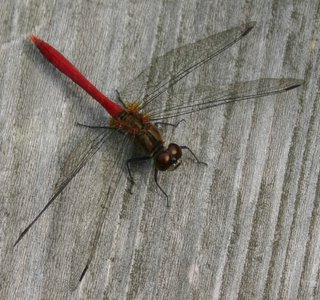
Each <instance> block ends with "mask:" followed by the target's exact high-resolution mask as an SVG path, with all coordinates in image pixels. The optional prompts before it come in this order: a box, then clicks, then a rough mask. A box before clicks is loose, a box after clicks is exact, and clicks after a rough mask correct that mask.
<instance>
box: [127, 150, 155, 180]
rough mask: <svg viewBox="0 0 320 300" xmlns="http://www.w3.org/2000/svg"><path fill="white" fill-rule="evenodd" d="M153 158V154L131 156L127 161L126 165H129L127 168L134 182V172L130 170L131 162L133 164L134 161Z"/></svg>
mask: <svg viewBox="0 0 320 300" xmlns="http://www.w3.org/2000/svg"><path fill="white" fill-rule="evenodd" d="M151 158H152V156H142V157H133V158H130V159H128V160H127V161H126V166H127V169H128V173H129V178H130V181H131V183H133V184H134V180H133V176H132V173H131V170H130V164H131V163H132V162H138V161H144V160H149V159H151Z"/></svg>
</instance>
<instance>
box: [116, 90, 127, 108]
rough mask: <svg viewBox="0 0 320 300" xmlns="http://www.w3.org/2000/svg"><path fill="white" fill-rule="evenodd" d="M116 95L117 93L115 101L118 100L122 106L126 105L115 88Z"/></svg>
mask: <svg viewBox="0 0 320 300" xmlns="http://www.w3.org/2000/svg"><path fill="white" fill-rule="evenodd" d="M116 95H117V97H116V101H118V102H120V103H121V105H122V106H123V107H126V105H125V103H124V102H123V100H122V99H121V96H120V93H119V91H118V90H117V89H116Z"/></svg>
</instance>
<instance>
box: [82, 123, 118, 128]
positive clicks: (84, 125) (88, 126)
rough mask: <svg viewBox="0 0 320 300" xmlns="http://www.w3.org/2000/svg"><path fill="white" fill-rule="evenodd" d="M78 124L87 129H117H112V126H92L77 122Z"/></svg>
mask: <svg viewBox="0 0 320 300" xmlns="http://www.w3.org/2000/svg"><path fill="white" fill-rule="evenodd" d="M76 124H77V125H78V126H83V127H87V128H105V129H116V128H113V127H110V126H92V125H87V124H82V123H79V122H76Z"/></svg>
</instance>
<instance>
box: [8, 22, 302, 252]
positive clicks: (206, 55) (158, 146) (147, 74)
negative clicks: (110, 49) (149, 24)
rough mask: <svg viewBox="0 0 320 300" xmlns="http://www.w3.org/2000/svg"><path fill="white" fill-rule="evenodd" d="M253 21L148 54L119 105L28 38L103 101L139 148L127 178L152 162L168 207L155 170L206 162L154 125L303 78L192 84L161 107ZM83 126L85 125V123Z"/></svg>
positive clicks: (97, 144)
mask: <svg viewBox="0 0 320 300" xmlns="http://www.w3.org/2000/svg"><path fill="white" fill-rule="evenodd" d="M254 26H255V22H249V23H245V24H242V25H240V26H238V27H234V28H231V29H228V30H226V31H223V32H220V33H217V34H214V35H211V36H208V37H206V38H204V39H201V40H199V41H197V42H194V43H190V44H186V45H184V46H182V47H179V48H176V49H173V50H171V51H169V52H167V53H166V54H164V55H163V56H159V57H157V58H155V59H153V61H152V63H151V64H150V66H149V67H147V68H146V69H145V70H143V71H142V72H141V73H140V74H139V75H138V76H137V77H136V78H135V79H133V80H132V81H130V82H129V83H128V85H127V86H126V88H124V89H123V90H122V91H121V92H120V93H118V97H117V98H118V102H119V104H118V103H116V102H114V101H112V100H111V99H109V98H108V97H107V96H105V95H104V94H103V93H102V92H101V91H99V90H98V89H97V88H96V87H95V86H94V85H93V84H92V83H91V82H90V81H89V80H88V79H87V78H86V77H85V76H84V75H83V74H82V73H80V71H79V70H78V69H77V68H76V67H75V66H74V65H72V64H71V62H70V61H69V60H68V59H67V58H66V57H64V56H63V55H62V54H61V53H60V52H59V51H58V50H56V49H55V48H54V47H52V46H51V45H50V44H48V43H47V42H45V41H43V40H41V39H40V38H38V37H37V36H34V35H33V36H32V37H31V40H32V42H33V43H34V44H35V46H36V47H37V48H38V49H39V50H40V52H41V53H42V54H43V55H44V57H45V58H46V59H47V60H48V61H49V62H50V63H51V64H52V65H53V66H54V67H56V68H57V69H59V70H60V71H61V72H62V73H63V74H65V75H66V76H67V77H69V78H70V79H71V80H72V81H74V82H75V83H76V84H77V85H79V86H80V87H81V88H82V89H84V90H85V91H86V92H87V93H88V94H89V95H91V96H92V97H93V99H95V100H96V101H97V102H98V103H100V104H101V105H102V107H103V108H104V109H105V110H106V111H107V113H108V114H109V116H110V117H111V120H110V123H109V126H106V127H105V128H106V129H112V130H115V131H118V132H120V133H122V134H124V135H126V136H127V137H128V138H129V140H130V141H132V143H133V144H134V145H135V146H136V147H137V148H138V149H139V150H140V151H141V153H143V154H142V155H141V156H139V157H133V158H130V159H128V160H127V161H126V167H127V171H128V174H129V179H130V180H131V182H133V183H134V180H133V176H132V172H131V165H132V163H135V162H139V161H140V162H141V161H145V160H153V161H154V170H155V173H154V180H155V183H156V185H157V187H158V188H159V189H160V191H161V192H162V194H163V195H164V196H165V197H166V199H167V206H170V203H169V197H168V195H167V193H166V192H165V190H164V189H163V188H162V186H161V185H160V184H159V182H158V173H159V171H172V170H175V169H176V168H177V167H178V166H179V165H180V164H181V161H182V153H183V151H187V152H189V153H190V154H191V155H192V156H193V157H194V159H195V161H196V162H197V163H199V164H205V163H204V162H202V161H200V160H199V159H198V157H197V156H196V155H195V153H194V152H193V151H192V150H191V149H190V148H189V147H188V146H181V145H178V144H176V143H169V144H167V143H166V142H165V139H164V138H163V136H162V133H161V132H160V130H159V125H169V126H177V125H178V124H179V122H178V123H176V124H173V123H169V122H167V121H168V120H169V121H170V119H173V118H177V117H180V116H186V115H190V114H192V113H196V112H199V111H202V110H206V109H210V108H214V107H217V106H221V105H225V104H229V103H233V102H238V101H243V100H248V99H258V98H262V97H265V96H269V95H275V94H278V93H282V92H287V91H289V90H292V89H294V88H297V87H299V86H300V85H301V84H303V80H300V79H295V78H263V79H258V80H252V81H244V82H236V83H234V84H231V85H226V86H223V87H213V86H207V87H195V88H193V89H191V92H186V93H182V94H178V95H173V97H172V98H171V99H173V100H174V101H172V103H171V102H169V103H166V105H165V107H161V105H160V104H161V103H160V100H159V99H162V98H163V97H160V96H163V95H166V94H167V93H168V91H169V90H171V89H172V88H173V87H174V86H175V85H176V84H177V83H178V82H179V81H180V80H182V79H183V78H185V77H186V76H187V75H189V74H190V73H191V72H193V71H195V70H196V69H199V68H200V67H202V66H203V65H205V64H207V63H208V62H209V61H211V60H213V59H216V58H217V57H218V56H219V55H220V54H221V53H223V52H224V51H225V50H227V49H228V48H230V47H231V46H232V45H234V44H235V43H237V42H239V41H240V40H241V39H242V38H243V37H245V36H246V35H247V34H248V33H249V32H250V31H251V30H252V29H253V27H254ZM177 101H178V102H179V103H177ZM152 105H154V107H152ZM82 125H83V124H82ZM84 126H87V127H90V126H88V125H84ZM91 127H94V126H91ZM106 132H107V130H105V131H104V132H103V133H102V134H99V135H98V137H97V138H96V139H94V140H93V142H92V145H90V146H89V147H88V149H87V150H86V152H85V153H84V155H83V156H82V159H81V160H80V161H79V162H78V163H77V164H76V165H75V166H73V169H72V171H71V172H70V175H69V176H68V177H67V178H65V179H64V181H63V182H62V183H61V184H60V186H59V187H58V189H57V190H56V191H55V193H54V194H53V195H52V196H51V198H50V199H49V201H48V202H47V204H46V205H45V206H44V208H43V209H42V210H41V211H40V212H39V213H38V215H37V216H36V217H35V218H34V219H33V220H32V221H31V222H30V224H29V225H28V226H27V227H26V228H25V229H24V230H23V231H22V232H21V233H20V235H19V237H18V239H17V241H16V242H15V244H14V246H16V245H17V244H18V243H19V242H20V240H21V239H22V238H23V237H24V236H25V235H26V234H27V232H28V231H29V230H30V228H31V227H32V226H33V225H34V224H35V223H36V221H37V220H38V219H39V218H40V217H41V215H42V214H43V213H44V212H45V211H46V210H47V209H48V207H49V206H50V205H52V203H53V202H54V200H55V199H56V198H57V197H58V196H59V195H60V194H61V192H62V191H63V190H64V189H65V188H66V186H67V185H68V184H69V183H70V181H71V180H72V179H73V178H74V177H75V176H76V174H77V173H78V172H79V171H80V170H81V169H82V168H83V166H84V165H85V164H86V163H87V162H88V160H89V159H91V158H92V157H93V155H94V154H95V153H96V152H97V151H98V150H99V149H100V148H101V146H102V145H103V144H104V143H105V142H106V140H107V137H108V134H107V133H106Z"/></svg>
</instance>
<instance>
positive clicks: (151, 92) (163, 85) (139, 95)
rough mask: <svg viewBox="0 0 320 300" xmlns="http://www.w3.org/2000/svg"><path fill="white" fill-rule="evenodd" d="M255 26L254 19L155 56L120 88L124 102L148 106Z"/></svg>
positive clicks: (142, 106)
mask: <svg viewBox="0 0 320 300" xmlns="http://www.w3.org/2000/svg"><path fill="white" fill-rule="evenodd" d="M254 25H255V22H250V23H246V24H244V25H241V26H239V27H235V28H232V29H229V30H226V31H223V32H220V33H217V34H215V35H212V36H209V37H207V38H205V39H202V40H199V41H197V42H195V43H190V44H187V45H185V46H182V47H180V48H176V49H173V50H171V51H169V52H167V53H166V54H165V55H163V56H160V57H157V58H155V59H153V61H152V62H151V64H150V66H149V67H147V68H146V69H145V70H143V71H142V72H141V73H140V74H139V75H138V76H137V77H136V78H135V79H133V80H132V81H130V82H129V83H128V84H127V86H126V87H125V88H124V89H120V96H121V98H122V99H123V100H124V101H125V102H132V101H135V102H141V106H140V107H141V108H145V107H146V106H147V105H148V104H149V103H151V102H152V101H153V100H154V99H156V98H157V97H158V96H159V95H161V94H162V93H163V92H165V91H166V90H167V89H168V88H170V87H172V86H173V85H174V84H176V83H177V82H178V81H179V80H180V79H182V78H184V77H185V76H187V75H188V74H189V73H190V72H192V71H194V70H195V69H197V68H199V67H200V66H202V65H203V64H205V63H207V62H208V61H209V60H211V59H213V58H214V57H216V56H217V55H219V54H220V53H222V52H223V51H224V50H226V49H228V48H229V47H231V46H232V45H233V44H234V43H236V42H237V41H239V40H240V39H241V38H242V37H244V36H245V35H246V34H248V33H249V32H250V30H251V29H252V28H253V27H254Z"/></svg>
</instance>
